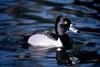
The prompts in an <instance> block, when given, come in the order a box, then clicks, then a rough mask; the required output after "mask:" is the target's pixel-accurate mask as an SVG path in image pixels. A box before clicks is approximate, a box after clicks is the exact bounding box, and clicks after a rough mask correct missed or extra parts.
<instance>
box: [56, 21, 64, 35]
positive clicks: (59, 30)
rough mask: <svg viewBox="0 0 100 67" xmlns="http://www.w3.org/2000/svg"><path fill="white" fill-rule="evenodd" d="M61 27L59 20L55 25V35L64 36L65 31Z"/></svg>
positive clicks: (61, 23)
mask: <svg viewBox="0 0 100 67" xmlns="http://www.w3.org/2000/svg"><path fill="white" fill-rule="evenodd" d="M63 25H64V24H63V22H62V20H60V22H58V23H56V24H55V32H56V34H57V35H64V34H65V29H64V26H63Z"/></svg>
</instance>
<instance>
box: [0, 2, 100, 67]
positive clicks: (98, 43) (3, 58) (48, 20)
mask: <svg viewBox="0 0 100 67" xmlns="http://www.w3.org/2000/svg"><path fill="white" fill-rule="evenodd" d="M99 8H100V1H99V0H0V67H66V66H65V65H57V63H56V59H55V55H56V51H55V50H56V49H55V48H53V49H43V48H39V47H30V48H29V49H23V48H21V44H22V43H21V39H22V37H21V35H30V34H31V33H34V31H38V30H45V29H46V30H49V31H53V30H54V21H55V17H56V16H58V15H60V14H62V15H64V16H67V17H68V18H70V19H71V21H72V23H73V24H74V25H75V26H76V27H77V29H79V30H80V32H81V33H78V34H74V33H72V32H70V31H69V32H68V34H69V35H70V37H71V38H72V39H73V40H74V43H73V44H77V45H79V43H80V45H83V43H85V42H88V44H87V45H85V46H82V47H81V48H80V49H78V50H79V51H88V52H94V51H95V52H96V53H97V54H100V32H99V30H100V19H99V17H100V10H99ZM74 67H100V64H99V63H95V62H92V63H80V64H77V65H74Z"/></svg>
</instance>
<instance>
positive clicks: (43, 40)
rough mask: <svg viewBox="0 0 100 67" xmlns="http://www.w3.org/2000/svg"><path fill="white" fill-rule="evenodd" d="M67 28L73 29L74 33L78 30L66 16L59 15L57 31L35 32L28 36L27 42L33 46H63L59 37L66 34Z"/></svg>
mask: <svg viewBox="0 0 100 67" xmlns="http://www.w3.org/2000/svg"><path fill="white" fill-rule="evenodd" d="M67 30H71V31H73V32H74V33H77V32H78V30H77V29H76V28H75V27H74V25H73V24H72V23H71V22H69V20H68V19H67V18H66V17H65V16H63V15H59V16H57V17H56V21H55V33H54V32H49V31H47V30H45V31H43V32H42V33H35V34H34V35H31V36H30V37H28V41H27V43H28V44H30V45H31V46H37V47H44V48H54V47H62V46H63V44H62V42H61V40H60V38H59V35H63V34H65V32H66V31H67Z"/></svg>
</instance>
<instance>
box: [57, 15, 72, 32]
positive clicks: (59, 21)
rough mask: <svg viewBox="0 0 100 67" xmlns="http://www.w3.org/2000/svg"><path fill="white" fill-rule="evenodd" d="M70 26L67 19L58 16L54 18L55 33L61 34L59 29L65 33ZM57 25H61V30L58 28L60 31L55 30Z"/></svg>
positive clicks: (69, 21)
mask: <svg viewBox="0 0 100 67" xmlns="http://www.w3.org/2000/svg"><path fill="white" fill-rule="evenodd" d="M70 24H71V20H70V19H69V18H67V17H63V16H62V15H59V16H58V17H57V18H56V23H55V29H56V32H61V28H62V30H63V31H64V32H65V31H66V30H67V29H69V28H70ZM59 25H61V28H59V29H60V30H59V29H58V30H57V28H58V26H59Z"/></svg>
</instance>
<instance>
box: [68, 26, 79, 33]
mask: <svg viewBox="0 0 100 67" xmlns="http://www.w3.org/2000/svg"><path fill="white" fill-rule="evenodd" d="M69 30H71V31H72V32H74V33H78V30H77V29H76V28H75V27H74V25H73V24H70V28H69Z"/></svg>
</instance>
